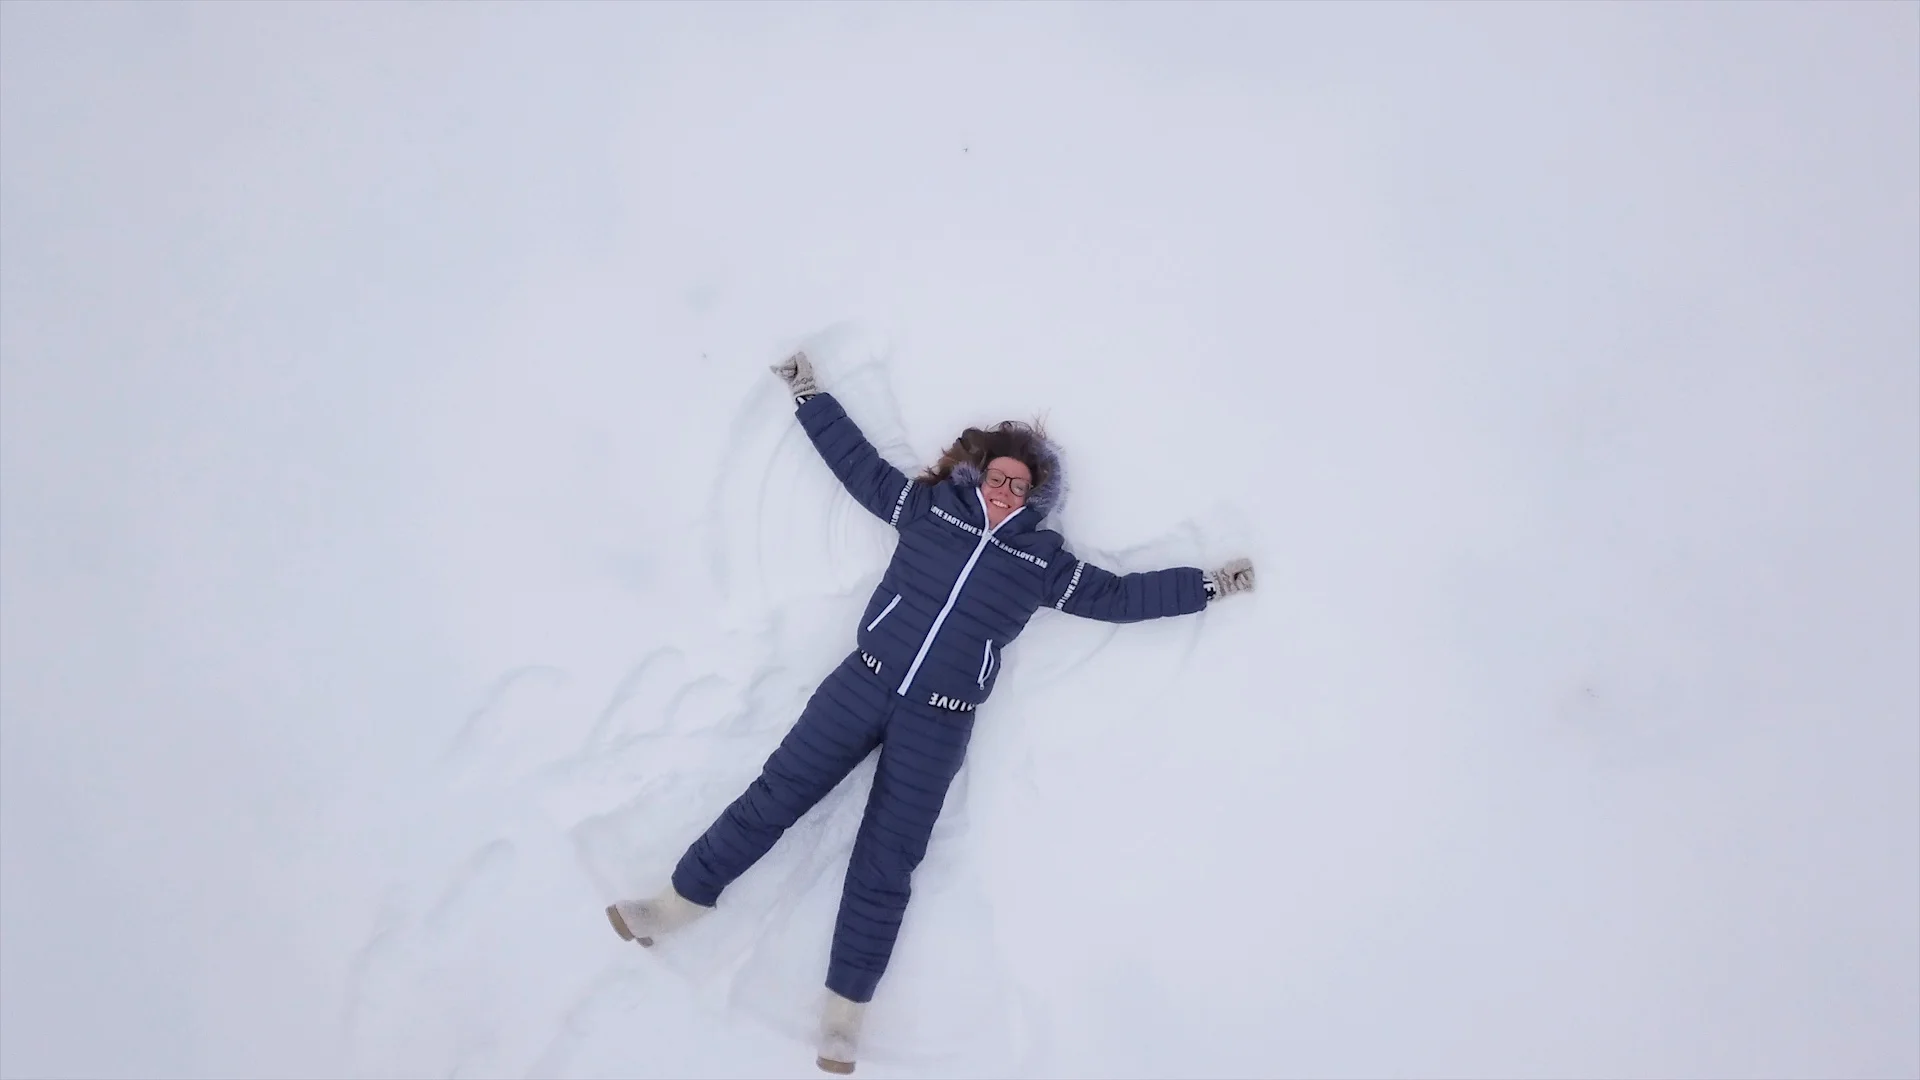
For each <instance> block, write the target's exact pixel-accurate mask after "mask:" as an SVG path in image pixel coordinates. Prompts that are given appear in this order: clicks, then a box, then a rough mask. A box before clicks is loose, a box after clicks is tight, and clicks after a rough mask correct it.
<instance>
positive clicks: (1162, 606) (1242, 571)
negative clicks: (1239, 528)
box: [1046, 552, 1253, 623]
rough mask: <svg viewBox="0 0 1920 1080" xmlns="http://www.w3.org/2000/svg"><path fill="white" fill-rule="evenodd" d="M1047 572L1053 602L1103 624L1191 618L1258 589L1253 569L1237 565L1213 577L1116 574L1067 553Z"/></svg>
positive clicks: (1181, 569) (1187, 569)
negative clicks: (1215, 604) (1213, 604)
mask: <svg viewBox="0 0 1920 1080" xmlns="http://www.w3.org/2000/svg"><path fill="white" fill-rule="evenodd" d="M1062 555H1063V557H1062V558H1061V559H1060V561H1058V562H1056V563H1054V564H1053V566H1052V568H1051V569H1049V570H1048V572H1047V593H1046V598H1047V603H1048V604H1050V605H1052V606H1053V607H1054V608H1055V609H1056V610H1058V611H1064V612H1066V613H1067V614H1069V615H1078V616H1080V617H1081V618H1085V619H1099V620H1100V621H1102V622H1114V623H1127V622H1140V621H1141V620H1143V619H1161V618H1166V617H1168V616H1171V615H1191V614H1193V613H1194V612H1197V611H1200V610H1202V609H1203V608H1205V607H1206V606H1207V603H1208V602H1209V601H1211V600H1216V599H1218V598H1220V597H1222V596H1228V595H1231V594H1233V593H1236V592H1246V591H1248V590H1250V589H1252V588H1253V564H1252V563H1251V562H1249V561H1247V560H1246V559H1235V560H1234V561H1232V562H1230V563H1228V564H1226V565H1225V566H1222V567H1220V568H1219V569H1217V570H1214V571H1212V572H1211V573H1209V572H1206V571H1203V570H1201V569H1199V568H1198V567H1194V566H1176V567H1174V568H1172V569H1169V570H1148V571H1145V572H1142V573H1138V574H1115V573H1113V572H1112V571H1110V570H1103V569H1101V568H1100V567H1098V566H1095V565H1093V564H1092V563H1090V562H1087V561H1086V560H1084V559H1078V558H1075V557H1073V556H1071V555H1066V554H1065V553H1064V552H1063V553H1062Z"/></svg>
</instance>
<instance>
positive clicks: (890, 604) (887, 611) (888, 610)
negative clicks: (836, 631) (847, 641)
mask: <svg viewBox="0 0 1920 1080" xmlns="http://www.w3.org/2000/svg"><path fill="white" fill-rule="evenodd" d="M899 603H900V594H898V593H895V594H894V597H893V599H891V600H889V601H887V606H886V607H883V608H881V609H880V614H878V615H875V616H874V617H873V621H872V622H870V623H868V624H867V630H868V631H869V632H871V631H872V630H873V628H874V627H876V626H879V625H880V620H881V619H884V618H886V617H887V616H888V615H891V614H893V609H894V608H895V607H897V606H898V605H899ZM843 625H844V624H843Z"/></svg>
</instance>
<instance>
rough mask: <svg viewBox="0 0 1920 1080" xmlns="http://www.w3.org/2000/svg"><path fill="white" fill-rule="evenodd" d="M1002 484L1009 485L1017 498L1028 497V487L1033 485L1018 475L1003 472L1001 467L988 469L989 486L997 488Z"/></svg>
mask: <svg viewBox="0 0 1920 1080" xmlns="http://www.w3.org/2000/svg"><path fill="white" fill-rule="evenodd" d="M1002 484H1005V485H1007V487H1008V488H1010V489H1012V491H1013V495H1014V497H1015V498H1017V499H1024V498H1026V497H1027V489H1028V488H1029V487H1030V486H1031V485H1030V484H1028V483H1027V481H1025V480H1022V479H1020V478H1019V477H1017V476H1008V475H1007V474H1006V473H1003V472H1001V471H1000V470H999V469H988V470H987V486H988V487H990V488H997V487H999V486H1000V485H1002Z"/></svg>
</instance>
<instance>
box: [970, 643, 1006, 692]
mask: <svg viewBox="0 0 1920 1080" xmlns="http://www.w3.org/2000/svg"><path fill="white" fill-rule="evenodd" d="M999 662H1000V658H999V657H997V656H995V655H994V654H993V642H992V641H988V642H987V644H986V647H985V648H983V649H981V650H980V677H979V678H978V679H976V680H975V682H976V683H978V684H979V685H980V686H981V687H985V686H986V685H987V679H988V678H989V677H991V676H992V675H993V669H994V665H996V664H998V663H999Z"/></svg>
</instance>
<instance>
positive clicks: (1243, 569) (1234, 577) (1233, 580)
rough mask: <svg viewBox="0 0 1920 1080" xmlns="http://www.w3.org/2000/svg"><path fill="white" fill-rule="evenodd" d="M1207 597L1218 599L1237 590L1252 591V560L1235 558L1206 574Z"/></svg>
mask: <svg viewBox="0 0 1920 1080" xmlns="http://www.w3.org/2000/svg"><path fill="white" fill-rule="evenodd" d="M1205 580H1206V588H1207V599H1208V600H1218V599H1220V598H1221V597H1223V596H1232V595H1233V594H1234V593H1238V592H1252V591H1253V560H1252V559H1235V560H1233V561H1232V562H1229V563H1227V564H1226V565H1225V566H1222V567H1220V568H1219V569H1217V570H1211V571H1209V572H1208V573H1207V576H1206V579H1205Z"/></svg>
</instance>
